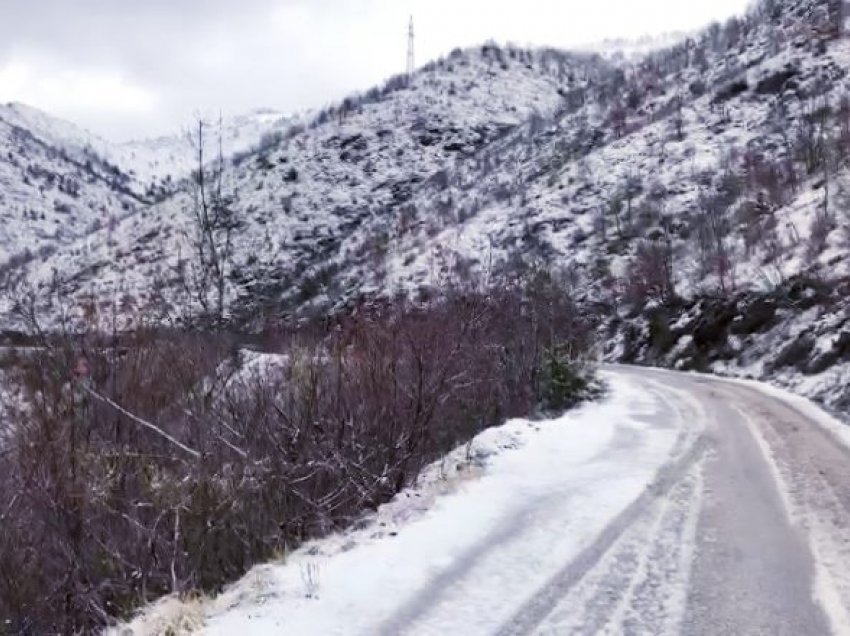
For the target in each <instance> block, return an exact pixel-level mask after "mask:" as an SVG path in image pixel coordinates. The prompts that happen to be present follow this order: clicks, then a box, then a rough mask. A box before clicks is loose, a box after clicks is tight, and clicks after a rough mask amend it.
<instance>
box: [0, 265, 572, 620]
mask: <svg viewBox="0 0 850 636" xmlns="http://www.w3.org/2000/svg"><path fill="white" fill-rule="evenodd" d="M269 340H270V341H274V342H276V343H277V344H278V347H279V348H278V351H277V353H275V354H274V355H271V354H268V353H266V354H260V353H251V352H246V351H244V350H241V349H239V348H238V347H236V346H234V345H233V344H231V343H229V342H228V339H227V338H225V337H224V336H223V335H222V334H220V333H218V334H213V335H201V334H189V333H182V332H181V333H175V332H162V331H143V332H137V333H134V334H126V335H120V334H113V335H112V336H110V337H109V338H105V337H102V336H99V335H97V334H88V335H86V334H83V335H80V334H76V335H73V336H71V335H66V336H63V337H60V336H56V337H45V338H43V340H42V348H39V349H35V350H31V351H29V352H28V353H27V354H25V355H21V356H20V357H19V359H18V363H17V365H16V366H15V367H14V368H12V369H11V370H10V371H9V372H8V373H9V376H10V381H11V382H12V383H13V384H14V385H15V386H17V387H19V389H20V390H21V392H22V395H23V399H22V400H21V402H20V403H19V404H17V405H15V406H13V407H12V408H11V409H10V413H11V415H10V417H11V420H12V426H11V428H10V431H11V438H10V442H9V444H8V445H7V446H6V447H5V448H6V450H5V451H4V452H2V453H0V486H2V488H0V523H2V527H3V530H4V531H3V533H2V535H0V616H3V618H4V620H6V621H7V623H5V624H4V625H3V626H2V629H3V630H6V631H11V632H12V633H17V632H26V633H53V632H62V633H78V632H83V631H91V630H95V629H97V628H101V627H103V626H105V625H107V624H109V623H110V621H112V620H114V618H115V617H125V616H127V614H128V613H129V612H131V611H132V610H133V609H134V608H136V607H138V606H139V605H140V604H141V603H144V602H146V601H150V600H153V599H155V598H156V597H159V596H162V595H164V594H167V593H171V592H178V593H189V592H191V591H194V590H209V591H214V590H217V589H218V588H220V587H221V586H222V585H223V584H224V583H226V582H228V581H232V580H234V579H235V578H237V577H238V576H240V575H241V574H243V573H244V572H245V571H246V570H247V569H248V568H249V567H250V566H251V565H253V564H254V563H256V562H258V561H260V560H263V559H268V558H271V557H272V556H274V555H276V554H281V553H286V551H287V550H290V549H292V548H293V547H294V546H296V545H298V544H299V543H300V542H301V541H303V540H305V539H308V538H311V537H316V536H320V535H322V534H324V533H327V532H328V531H330V530H332V529H334V528H338V527H341V526H345V525H346V524H349V523H351V522H352V521H353V520H354V519H356V518H357V517H358V516H359V515H362V514H363V512H364V511H366V510H369V509H373V508H375V507H376V506H378V505H380V504H381V503H383V502H385V501H387V500H388V499H389V498H390V497H392V496H393V495H394V494H395V493H397V492H398V491H399V489H401V488H402V487H404V486H405V485H406V484H407V483H408V482H409V481H410V480H411V479H413V478H414V477H415V476H416V474H417V473H418V472H419V470H420V469H421V468H422V467H423V466H424V465H425V464H426V463H428V462H430V461H433V460H434V459H436V458H437V457H438V456H439V455H441V454H442V453H444V452H446V451H447V450H449V449H451V448H453V447H454V446H456V445H458V444H460V443H462V442H464V441H466V440H468V439H470V438H471V437H472V436H473V435H474V434H476V433H477V432H479V431H481V430H482V429H484V428H485V427H488V426H491V425H493V424H496V423H499V422H501V421H503V420H504V419H505V418H507V417H511V416H518V415H527V414H529V413H531V412H533V411H534V410H535V409H536V408H538V407H544V408H552V409H559V408H564V407H565V406H568V405H569V404H571V403H572V402H573V401H575V400H577V399H579V398H580V397H581V395H582V394H583V392H584V390H585V388H586V375H587V372H586V370H585V368H584V366H583V364H582V363H581V362H580V358H581V354H582V353H583V352H584V351H585V350H586V348H587V346H588V342H589V329H588V327H587V325H586V324H585V323H584V321H583V320H582V318H581V317H580V316H579V314H578V312H577V311H576V310H575V308H574V306H573V304H572V302H571V301H570V299H569V298H567V297H566V296H565V295H564V293H563V292H562V290H561V288H560V286H559V285H558V284H557V283H556V282H555V281H554V280H553V279H552V277H550V276H548V275H546V274H545V273H537V274H535V275H534V276H532V277H530V278H524V279H517V280H513V281H506V282H505V284H504V285H502V286H501V288H500V290H499V291H496V292H493V293H488V294H481V293H477V294H467V293H460V292H453V293H449V294H447V295H445V296H443V297H440V298H438V299H435V300H430V301H427V302H424V303H419V304H413V303H410V302H404V301H400V302H394V303H386V304H375V305H370V306H363V307H359V308H357V309H356V310H354V311H352V312H351V313H350V314H348V315H345V316H341V317H338V318H335V319H332V320H325V321H324V322H323V323H322V324H321V325H314V326H308V327H299V328H297V329H292V330H289V331H281V332H279V333H277V334H272V335H271V337H270V338H269Z"/></svg>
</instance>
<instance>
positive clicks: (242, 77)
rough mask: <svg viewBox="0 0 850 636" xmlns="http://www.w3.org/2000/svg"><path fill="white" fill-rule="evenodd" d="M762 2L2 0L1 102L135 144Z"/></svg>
mask: <svg viewBox="0 0 850 636" xmlns="http://www.w3.org/2000/svg"><path fill="white" fill-rule="evenodd" d="M747 4H748V0H521V1H520V0H0V102H7V101H21V102H25V103H28V104H30V105H33V106H36V107H38V108H42V109H44V110H47V111H49V112H51V113H52V114H55V115H58V116H61V117H65V118H67V119H70V120H72V121H74V122H76V123H78V124H81V125H83V126H85V127H87V128H89V129H90V130H92V131H94V132H96V133H99V134H101V135H103V136H105V137H108V138H112V139H117V140H122V139H128V138H131V137H142V136H150V135H156V134H163V133H168V132H173V131H175V130H177V129H179V128H180V127H181V126H182V125H184V124H185V123H186V122H188V121H189V120H191V117H192V115H193V113H195V112H199V111H201V112H218V110H219V109H220V110H222V111H223V112H224V113H225V114H235V113H240V112H245V111H249V110H253V109H255V108H260V107H269V108H275V109H278V110H283V111H287V112H289V111H296V110H301V109H305V108H310V107H317V106H322V105H324V104H325V103H328V102H331V101H336V100H337V99H339V98H341V97H343V96H345V95H346V94H347V93H349V92H351V91H354V90H361V89H366V88H369V87H370V86H372V85H373V84H376V83H378V82H380V81H381V80H383V79H385V78H386V77H388V76H390V75H392V74H394V73H398V72H401V71H403V70H404V67H405V63H406V50H407V21H408V16H409V15H410V14H413V15H414V18H415V23H416V61H417V64H421V63H424V62H426V61H428V60H429V59H432V58H434V57H437V56H439V55H441V54H445V53H447V52H448V51H450V50H451V49H452V48H454V47H455V46H467V45H474V44H479V43H482V42H484V41H486V40H488V39H490V38H493V39H495V40H497V41H499V42H514V43H518V44H534V45H549V46H557V47H563V48H569V47H570V46H577V45H580V44H586V43H590V42H597V41H601V40H604V39H608V38H636V37H639V36H641V35H644V34H658V33H666V32H670V31H680V30H692V29H695V28H698V27H700V26H702V25H704V24H707V23H708V22H710V21H712V20H715V19H723V18H726V17H728V16H730V15H732V14H736V13H741V12H743V10H744V9H745V8H746V6H747Z"/></svg>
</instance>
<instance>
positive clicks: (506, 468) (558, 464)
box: [204, 366, 850, 636]
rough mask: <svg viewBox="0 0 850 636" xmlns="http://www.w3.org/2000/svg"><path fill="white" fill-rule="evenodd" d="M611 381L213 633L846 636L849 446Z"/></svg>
mask: <svg viewBox="0 0 850 636" xmlns="http://www.w3.org/2000/svg"><path fill="white" fill-rule="evenodd" d="M602 375H603V376H605V377H606V378H607V379H608V380H609V381H610V385H611V387H612V394H611V398H610V399H608V400H604V401H602V402H600V403H598V404H589V405H586V406H585V407H584V408H582V409H578V410H577V411H575V412H574V413H572V414H568V415H567V416H565V418H563V419H562V420H557V421H553V422H548V423H546V424H545V425H542V426H541V427H540V428H538V429H536V432H531V430H530V429H529V431H528V432H527V433H523V435H524V436H525V437H524V439H525V442H523V443H521V444H519V446H516V445H511V447H512V448H514V449H515V450H512V451H510V452H505V453H504V454H499V455H496V456H495V457H494V459H493V460H492V463H491V464H488V465H487V468H486V470H485V471H484V472H483V473H482V474H480V475H479V476H477V477H475V476H473V478H472V479H471V480H470V481H468V482H466V485H465V486H464V487H463V488H460V489H459V490H457V491H456V492H454V493H453V494H451V495H447V496H446V497H445V498H444V499H437V500H436V501H437V502H438V503H435V504H434V507H433V508H426V509H427V510H428V512H427V513H424V514H423V516H421V517H417V518H416V519H415V520H413V521H411V522H409V523H404V522H403V523H401V524H400V525H397V526H392V525H391V526H390V527H391V528H393V532H391V533H390V537H383V530H382V529H381V528H380V527H378V528H373V529H372V530H369V529H364V531H363V532H364V533H365V534H364V536H359V535H353V536H348V537H347V538H346V540H345V542H344V545H345V547H344V548H342V549H341V551H339V552H338V553H337V552H327V553H325V554H327V555H328V556H327V559H326V560H325V561H324V562H323V564H322V570H321V572H322V577H323V583H322V587H321V591H320V593H319V594H318V596H316V597H315V598H313V597H307V598H306V599H305V598H304V597H303V595H302V594H301V593H299V592H298V580H296V579H297V577H296V574H295V570H294V569H293V567H287V566H281V567H280V568H277V569H275V568H272V570H270V571H269V575H270V578H269V579H268V581H267V582H264V583H263V584H262V586H261V588H259V589H261V593H260V594H259V596H256V598H255V601H254V602H253V603H243V602H242V600H241V599H242V596H241V595H242V594H243V593H244V594H246V595H247V596H248V597H249V598H253V597H254V592H253V587H252V585H253V584H251V583H250V582H249V584H248V585H247V586H243V587H241V588H240V587H238V586H237V588H236V591H235V592H234V593H233V594H231V596H230V597H229V598H230V600H228V598H227V597H226V598H224V599H223V601H222V604H221V608H222V609H221V612H220V613H219V612H218V611H215V610H214V611H212V612H211V613H210V614H209V618H210V621H209V622H208V624H207V627H206V629H205V631H204V633H205V634H208V635H210V636H211V635H213V634H215V635H219V634H221V635H222V636H223V635H225V634H231V633H238V632H240V631H242V632H244V633H257V634H277V633H298V634H305V635H306V634H316V635H317V636H318V635H321V636H330V635H337V634H338V635H340V636H343V635H344V636H352V635H355V634H356V635H359V634H363V635H368V636H374V635H382V636H383V635H385V636H400V635H405V636H437V635H440V636H442V635H444V634H464V635H465V636H490V635H492V634H496V635H498V636H517V635H522V636H525V635H537V636H544V635H547V636H596V635H610V636H649V635H652V636H660V635H665V636H679V635H683V636H704V635H712V636H751V635H753V636H755V635H761V634H764V635H769V636H783V635H789V636H824V635H828V634H838V635H843V634H847V635H848V636H850V450H848V447H847V446H844V445H842V443H840V442H839V441H838V440H837V439H836V438H834V437H833V434H832V433H831V432H830V431H829V430H828V429H827V428H825V427H824V426H823V423H819V422H818V421H816V419H813V418H817V412H816V409H814V410H809V409H807V408H806V407H805V406H799V403H798V402H794V401H793V400H786V399H783V398H782V396H781V394H777V393H776V392H773V391H771V390H769V389H768V388H765V387H764V385H755V384H746V383H740V382H732V381H727V380H722V379H719V378H713V377H708V376H700V375H694V374H685V373H676V372H671V371H662V370H653V369H644V368H634V367H622V366H606V367H604V368H603V370H602ZM795 404H797V406H795ZM562 425H563V426H565V428H560V427H561V426H562ZM518 426H519V428H517V429H516V430H518V431H519V430H526V429H524V428H523V426H532V427H535V425H534V424H531V425H529V424H528V423H523V424H522V425H518ZM529 458H534V459H533V461H528V460H529ZM647 484H648V485H647ZM440 502H441V503H440ZM402 503H404V501H403V500H402ZM399 510H404V507H402V508H400V509H399ZM386 519H387V520H388V522H389V523H391V524H392V523H394V522H392V521H389V520H391V519H392V517H386ZM373 535H374V536H373ZM358 537H359V538H358ZM341 545H342V544H341ZM314 554H320V553H319V552H316V553H314ZM296 556H297V555H296ZM296 556H293V559H295V558H296ZM308 557H309V558H312V556H311V555H304V556H303V558H308ZM301 563H302V564H303V560H302V562H301ZM352 574H356V577H354V578H355V579H357V583H356V584H354V583H353V582H352V581H353V580H354V579H353V578H352ZM263 581H265V579H263ZM234 607H235V608H236V609H235V610H233V611H231V609H233V608H234Z"/></svg>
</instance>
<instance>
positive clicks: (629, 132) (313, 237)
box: [28, 0, 850, 328]
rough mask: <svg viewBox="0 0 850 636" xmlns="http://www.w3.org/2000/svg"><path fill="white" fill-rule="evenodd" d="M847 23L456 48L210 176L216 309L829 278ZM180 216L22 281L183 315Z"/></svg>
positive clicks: (785, 8) (764, 23)
mask: <svg viewBox="0 0 850 636" xmlns="http://www.w3.org/2000/svg"><path fill="white" fill-rule="evenodd" d="M840 9H841V6H840V3H836V2H835V1H834V0H811V1H809V2H806V3H802V4H801V3H791V2H776V1H770V2H763V3H761V4H760V5H758V6H757V7H755V8H754V9H753V10H752V11H751V13H750V14H748V15H747V16H744V17H742V18H740V19H738V18H734V19H732V20H730V21H729V22H728V23H726V24H725V25H722V26H721V25H714V26H711V27H709V28H707V29H706V30H705V31H703V32H702V33H700V34H698V35H696V36H694V37H693V38H690V39H688V40H686V41H685V42H683V43H681V44H679V45H676V46H674V47H673V48H670V49H665V50H662V51H658V52H654V53H650V54H648V55H646V56H644V57H643V58H641V59H639V60H637V61H624V60H622V59H619V60H618V61H606V60H604V59H603V58H601V57H599V56H589V55H577V54H567V53H561V52H557V51H552V50H539V51H523V50H518V49H512V48H499V47H497V46H490V45H488V46H484V47H481V48H479V49H471V50H467V51H455V52H454V53H453V54H452V55H450V56H449V57H448V58H447V59H444V60H439V61H437V62H434V63H432V64H429V65H428V66H427V67H425V68H423V69H421V70H420V71H418V72H417V73H416V74H415V75H414V76H412V77H411V78H410V81H409V83H408V82H407V81H406V80H405V79H404V78H396V79H394V80H392V81H390V82H389V83H388V84H387V85H386V86H385V87H383V88H376V89H373V90H371V91H369V92H367V93H365V94H363V95H358V96H352V97H349V98H347V99H346V100H344V101H343V102H342V103H340V104H338V105H336V106H334V107H331V108H329V109H326V110H324V111H322V112H320V113H318V114H317V115H316V116H315V117H314V118H313V120H312V121H310V123H309V125H307V126H293V127H290V128H288V129H287V132H286V134H281V135H279V136H277V137H268V138H267V141H268V143H266V144H265V145H264V147H263V148H261V149H259V150H258V151H257V152H255V153H242V154H240V155H239V157H237V160H236V161H234V162H233V164H232V165H228V167H227V168H226V170H225V171H224V181H223V183H224V185H223V190H224V192H225V194H226V196H227V197H228V200H229V201H231V202H232V206H231V207H232V213H233V215H234V218H235V219H236V227H235V229H234V232H233V237H232V240H233V259H232V263H230V264H229V269H228V273H227V277H228V279H229V283H228V286H227V296H228V299H227V306H228V313H229V315H230V316H231V317H232V318H233V319H235V320H237V321H239V322H242V323H245V322H246V321H247V322H248V323H249V325H250V326H252V327H254V328H257V327H260V326H262V324H264V323H265V322H267V321H270V320H271V321H274V320H278V319H280V318H281V317H284V316H287V315H289V314H290V313H292V312H295V313H296V314H302V315H303V314H304V313H308V312H316V311H325V310H327V309H330V308H333V307H338V306H340V305H341V304H343V303H346V302H348V301H350V300H351V299H354V298H356V297H358V296H362V295H366V296H374V295H379V296H380V295H383V296H388V295H391V294H395V293H397V292H399V291H403V292H405V293H418V292H422V291H424V290H427V289H428V288H429V287H434V286H440V285H445V284H450V283H451V284H461V285H469V284H479V283H482V282H486V280H487V279H488V278H489V277H491V276H492V275H494V274H496V273H498V272H504V271H515V270H516V269H517V268H528V267H540V266H545V267H547V268H550V269H551V268H554V269H557V270H559V271H560V273H561V275H562V277H563V278H564V280H565V281H566V282H567V283H568V284H569V286H570V287H571V288H572V289H573V290H574V292H575V294H577V295H578V296H579V297H581V298H584V299H586V300H589V301H593V302H601V303H603V304H606V305H609V306H616V305H617V304H618V303H619V302H621V301H623V300H625V301H626V302H630V303H634V302H638V303H643V302H663V301H665V300H667V299H669V298H672V297H674V296H685V297H689V296H693V295H695V294H702V293H715V292H718V293H724V294H725V293H731V292H733V291H736V290H745V289H763V288H765V287H771V286H775V285H777V284H780V283H781V282H782V281H784V280H787V279H788V278H789V277H791V276H793V275H797V274H800V273H803V272H807V273H817V272H821V273H823V274H824V275H827V276H839V275H843V274H845V273H847V269H846V265H845V262H846V258H844V255H845V253H846V239H845V236H846V225H847V223H848V219H846V218H845V217H844V216H843V215H842V213H841V210H842V209H845V208H846V197H847V190H848V182H847V179H848V173H847V170H846V165H847V156H848V153H850V83H848V78H847V72H846V69H847V68H848V65H849V64H850V42H848V39H847V38H846V37H845V36H844V35H843V34H844V28H843V27H844V25H843V15H842V13H841V11H840ZM192 201H193V200H192V195H191V193H190V192H186V193H181V192H178V193H177V194H176V195H175V196H173V197H170V198H168V199H167V200H164V201H162V202H160V203H158V204H154V205H151V206H148V207H145V208H144V209H142V210H141V211H140V213H139V214H135V215H128V216H127V217H126V218H125V219H123V220H120V221H119V222H118V223H116V224H113V225H111V226H109V227H105V228H103V229H101V230H99V231H98V232H95V233H94V234H91V235H87V236H86V237H85V238H83V239H80V240H77V241H75V242H71V243H66V244H63V245H61V246H59V249H58V251H57V252H56V253H55V254H53V255H51V256H50V257H49V258H46V259H44V261H43V262H41V263H36V264H33V265H32V266H30V268H29V274H28V275H29V277H30V279H31V280H32V281H33V282H34V283H35V284H37V285H40V286H41V287H42V289H44V290H47V289H48V288H52V289H53V290H54V291H56V290H57V289H59V290H61V295H62V297H63V298H65V299H71V300H70V301H66V302H70V303H71V304H72V305H74V304H76V305H77V306H79V305H81V304H83V302H84V299H88V300H86V301H85V302H89V303H90V301H91V300H92V299H93V300H95V301H96V303H99V304H100V307H101V308H102V309H106V308H108V307H112V306H113V303H114V301H115V300H116V299H120V300H121V302H120V303H119V305H121V306H124V307H126V308H135V309H138V308H146V311H143V312H142V314H141V315H143V316H151V317H158V318H161V317H165V316H168V317H171V318H174V317H185V316H187V315H192V314H193V313H194V312H195V311H197V309H198V307H197V303H196V301H195V299H193V298H192V293H191V290H190V289H188V286H187V284H186V283H187V281H186V271H187V268H191V265H192V252H193V233H194V232H195V229H194V228H193V227H192V223H191V209H192V206H193V203H192ZM54 272H58V273H59V276H58V277H57V276H56V274H54ZM57 285H58V287H57ZM43 295H45V296H46V295H47V294H46V293H45V294H43ZM135 309H134V311H132V312H128V313H133V314H135V315H139V314H138V312H136V311H135Z"/></svg>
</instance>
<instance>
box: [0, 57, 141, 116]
mask: <svg viewBox="0 0 850 636" xmlns="http://www.w3.org/2000/svg"><path fill="white" fill-rule="evenodd" d="M0 101H19V102H24V103H27V104H37V105H39V106H40V107H41V108H46V109H48V110H51V109H55V110H59V111H79V112H90V113H92V114H94V115H98V114H103V113H110V114H122V115H127V116H132V115H139V114H149V113H152V112H154V111H155V109H156V107H157V99H156V96H155V95H154V93H153V92H151V91H149V90H147V89H145V88H143V87H141V86H138V85H136V84H133V83H132V82H131V81H130V80H128V79H127V78H125V77H122V76H120V75H119V74H117V73H110V72H107V71H101V70H97V69H93V70H85V69H67V68H66V69H63V68H52V67H50V66H40V65H38V64H33V63H32V62H30V61H19V60H11V61H9V62H7V63H6V65H5V66H3V67H0Z"/></svg>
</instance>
